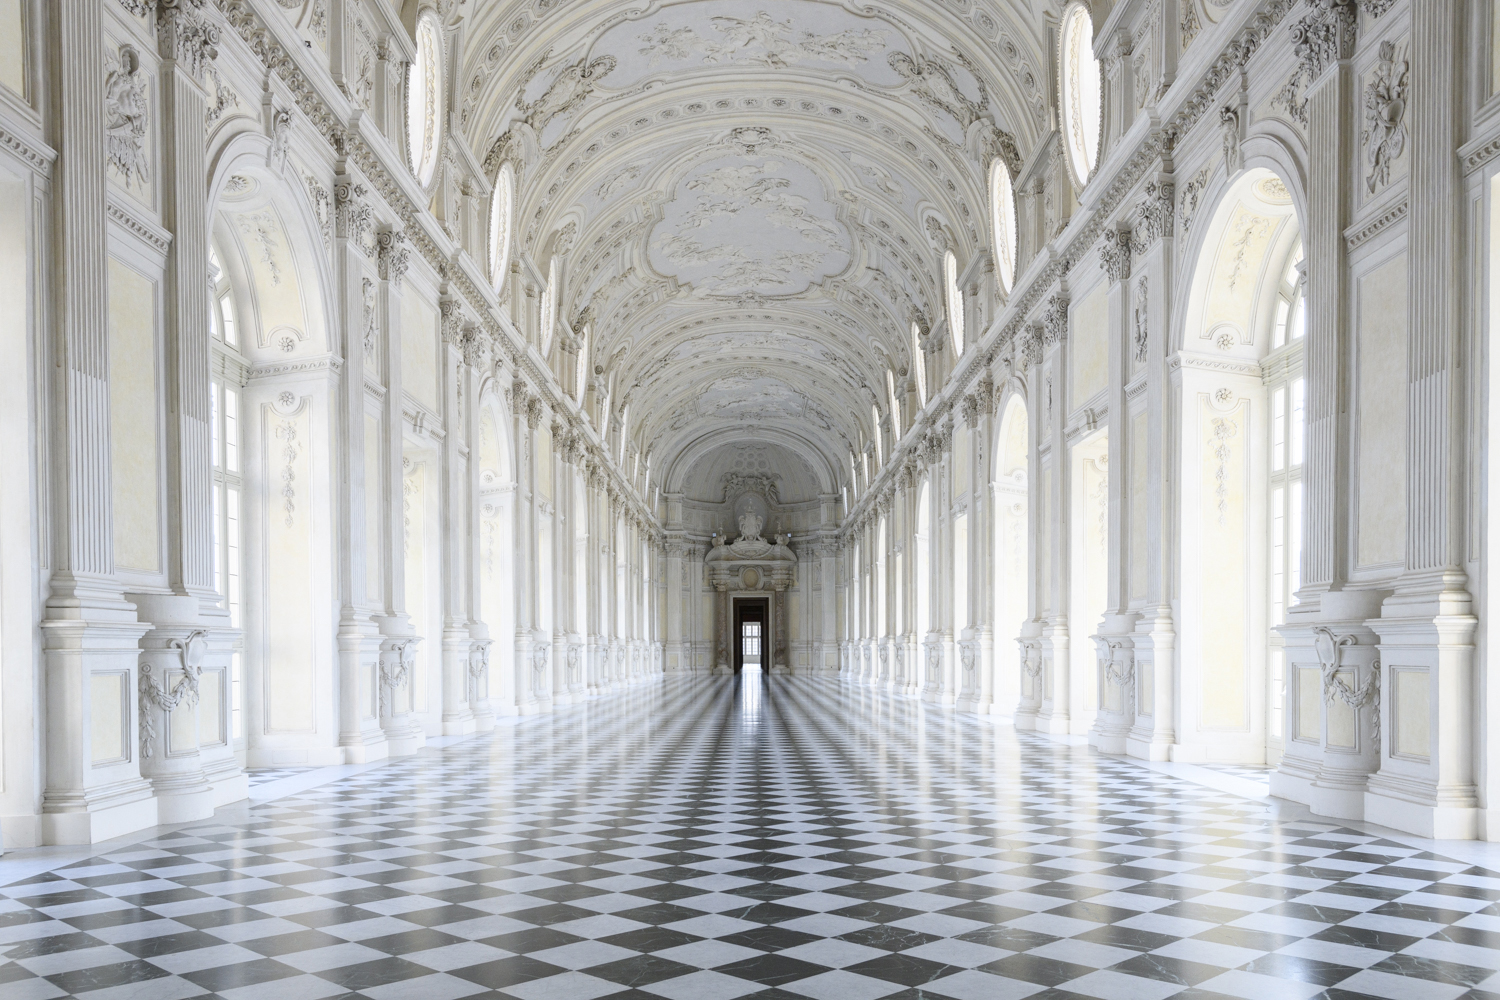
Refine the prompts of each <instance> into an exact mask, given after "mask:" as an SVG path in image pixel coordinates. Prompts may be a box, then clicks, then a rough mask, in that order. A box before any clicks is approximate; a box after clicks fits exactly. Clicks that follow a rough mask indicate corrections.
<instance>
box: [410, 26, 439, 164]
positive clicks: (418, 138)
mask: <svg viewBox="0 0 1500 1000" xmlns="http://www.w3.org/2000/svg"><path fill="white" fill-rule="evenodd" d="M414 40H415V42H416V45H417V56H416V58H415V59H413V60H412V62H411V69H410V74H411V75H410V76H409V77H408V78H407V81H406V148H407V152H408V153H409V155H410V156H411V172H412V173H413V174H414V175H416V178H417V183H418V184H420V185H422V186H423V187H426V186H427V185H428V184H430V183H432V175H433V173H434V172H435V171H436V170H437V163H438V147H439V146H441V145H442V139H443V26H442V23H441V22H440V21H439V20H438V16H437V14H436V13H435V12H433V11H431V10H428V11H426V12H424V13H423V14H422V16H421V17H419V18H418V19H417V32H416V38H415V39H414Z"/></svg>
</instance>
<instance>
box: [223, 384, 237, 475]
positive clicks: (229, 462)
mask: <svg viewBox="0 0 1500 1000" xmlns="http://www.w3.org/2000/svg"><path fill="white" fill-rule="evenodd" d="M224 468H225V470H226V471H228V472H239V471H240V394H239V390H237V389H230V388H229V387H227V386H226V387H225V388H224Z"/></svg>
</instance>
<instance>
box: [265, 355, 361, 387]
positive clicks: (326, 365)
mask: <svg viewBox="0 0 1500 1000" xmlns="http://www.w3.org/2000/svg"><path fill="white" fill-rule="evenodd" d="M343 371H344V359H343V358H340V357H338V356H336V355H333V354H325V355H323V356H322V357H318V358H308V359H307V360H306V361H277V362H268V363H266V364H260V365H252V366H251V367H250V377H249V379H248V380H247V381H250V382H254V381H256V380H258V379H263V378H277V377H279V376H282V375H299V374H304V373H309V372H331V373H333V374H334V375H341V374H343Z"/></svg>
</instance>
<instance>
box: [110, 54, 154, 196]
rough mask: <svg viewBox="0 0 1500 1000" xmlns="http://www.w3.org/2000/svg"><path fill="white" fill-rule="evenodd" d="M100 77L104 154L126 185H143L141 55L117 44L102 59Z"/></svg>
mask: <svg viewBox="0 0 1500 1000" xmlns="http://www.w3.org/2000/svg"><path fill="white" fill-rule="evenodd" d="M106 65H107V66H108V69H109V71H108V74H107V75H106V76H105V78H104V152H105V156H106V157H108V160H109V164H110V166H112V167H114V168H115V170H117V171H118V172H119V174H120V177H121V179H123V180H124V181H125V183H126V184H127V185H135V184H139V185H141V186H142V187H144V186H145V185H146V181H147V177H148V167H147V163H146V124H147V114H148V112H149V110H150V105H149V99H148V97H147V89H146V77H145V74H143V73H142V72H141V56H140V53H139V52H137V51H136V49H135V47H134V46H132V45H121V46H120V49H119V52H118V53H117V54H116V55H115V56H112V57H109V58H108V59H107V60H106Z"/></svg>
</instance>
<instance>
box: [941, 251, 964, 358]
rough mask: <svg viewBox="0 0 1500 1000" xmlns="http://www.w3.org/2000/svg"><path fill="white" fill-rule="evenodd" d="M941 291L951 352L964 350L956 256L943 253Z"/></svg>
mask: <svg viewBox="0 0 1500 1000" xmlns="http://www.w3.org/2000/svg"><path fill="white" fill-rule="evenodd" d="M943 293H944V295H946V296H947V299H948V331H949V332H950V333H951V334H952V335H953V353H954V354H962V353H963V352H964V295H963V292H962V291H960V290H959V287H958V258H957V257H955V256H954V255H953V251H952V250H949V251H948V252H947V253H945V254H943Z"/></svg>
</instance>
